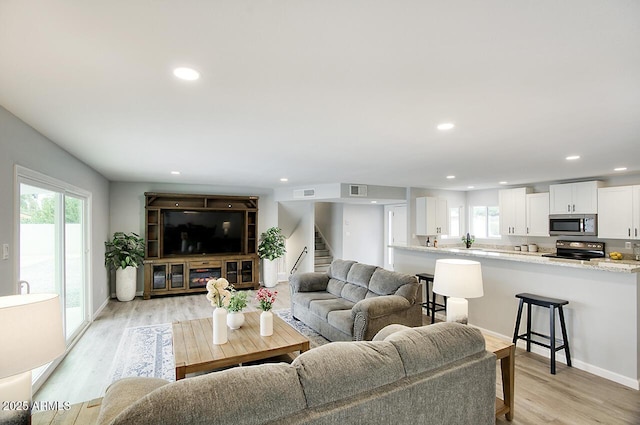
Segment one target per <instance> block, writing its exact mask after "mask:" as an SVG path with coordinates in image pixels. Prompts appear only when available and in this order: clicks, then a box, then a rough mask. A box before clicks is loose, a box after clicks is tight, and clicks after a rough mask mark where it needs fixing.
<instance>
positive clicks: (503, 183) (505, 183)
mask: <svg viewBox="0 0 640 425" xmlns="http://www.w3.org/2000/svg"><path fill="white" fill-rule="evenodd" d="M499 184H507V182H500V183H499Z"/></svg>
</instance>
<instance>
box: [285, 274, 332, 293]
mask: <svg viewBox="0 0 640 425" xmlns="http://www.w3.org/2000/svg"><path fill="white" fill-rule="evenodd" d="M328 284H329V275H328V274H326V273H300V274H294V275H293V276H291V277H290V278H289V286H290V288H291V293H292V294H294V293H296V292H315V291H326V290H327V285H328Z"/></svg>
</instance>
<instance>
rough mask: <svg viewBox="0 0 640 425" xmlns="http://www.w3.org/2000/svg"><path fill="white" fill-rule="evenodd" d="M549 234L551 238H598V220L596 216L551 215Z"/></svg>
mask: <svg viewBox="0 0 640 425" xmlns="http://www.w3.org/2000/svg"><path fill="white" fill-rule="evenodd" d="M549 234H550V235H551V236H558V235H571V236H597V235H598V220H597V215H596V214H552V215H549Z"/></svg>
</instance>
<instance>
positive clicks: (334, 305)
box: [309, 298, 354, 333]
mask: <svg viewBox="0 0 640 425" xmlns="http://www.w3.org/2000/svg"><path fill="white" fill-rule="evenodd" d="M353 305H354V304H353V303H352V302H349V301H347V300H345V299H343V298H335V299H331V300H314V301H311V304H309V310H311V312H312V313H313V314H315V315H316V316H318V317H321V318H322V319H323V320H327V316H328V315H329V312H331V311H334V310H347V311H348V312H349V314H351V308H353ZM349 333H351V332H349Z"/></svg>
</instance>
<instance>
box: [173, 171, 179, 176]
mask: <svg viewBox="0 0 640 425" xmlns="http://www.w3.org/2000/svg"><path fill="white" fill-rule="evenodd" d="M171 174H173V175H174V176H179V175H180V171H172V172H171Z"/></svg>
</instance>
